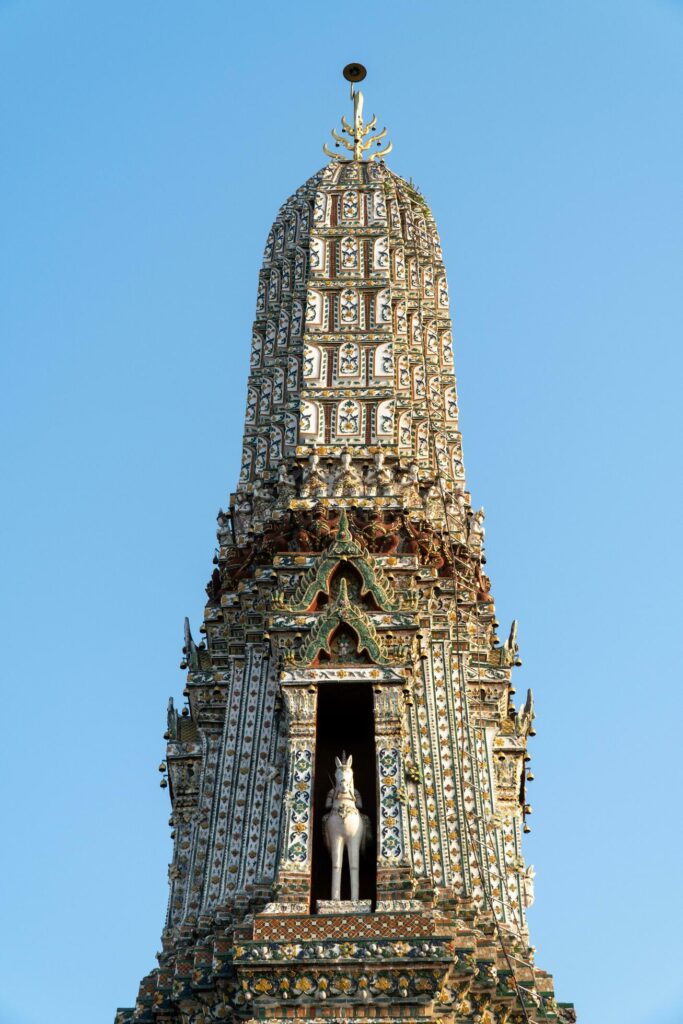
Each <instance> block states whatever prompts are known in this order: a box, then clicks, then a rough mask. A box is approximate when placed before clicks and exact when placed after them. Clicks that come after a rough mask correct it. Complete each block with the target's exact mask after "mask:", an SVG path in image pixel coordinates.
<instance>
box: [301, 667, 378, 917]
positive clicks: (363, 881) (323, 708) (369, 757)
mask: <svg viewBox="0 0 683 1024" xmlns="http://www.w3.org/2000/svg"><path fill="white" fill-rule="evenodd" d="M344 750H345V751H346V754H347V756H348V755H349V754H352V755H353V782H354V786H355V788H356V789H357V790H358V792H359V793H360V795H361V797H362V800H363V806H362V808H361V810H362V811H363V813H364V814H367V815H368V816H369V818H370V823H371V825H372V836H373V841H372V843H371V844H370V845H369V847H368V849H367V850H366V853H365V856H361V858H360V870H359V898H360V899H362V900H372V905H373V910H374V906H375V899H376V895H377V893H376V887H377V872H376V864H377V848H376V839H375V836H376V831H377V782H376V767H375V725H374V712H373V701H372V686H371V685H370V684H369V683H322V684H320V685H319V686H318V712H317V720H316V744H315V776H314V785H313V865H312V869H311V912H312V913H315V904H316V900H329V899H330V896H331V879H332V861H331V860H330V855H329V853H328V850H327V847H326V846H325V840H324V837H323V827H322V819H323V815H324V814H325V812H326V809H325V801H326V799H327V794H328V793H329V791H330V789H331V788H332V787H333V785H334V767H335V765H334V759H335V757H341V754H342V751H344ZM350 897H351V892H350V888H349V866H348V858H347V856H346V853H345V854H344V870H343V872H342V888H341V898H342V899H343V900H348V899H350Z"/></svg>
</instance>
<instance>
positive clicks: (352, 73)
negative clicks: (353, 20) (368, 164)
mask: <svg viewBox="0 0 683 1024" xmlns="http://www.w3.org/2000/svg"><path fill="white" fill-rule="evenodd" d="M342 74H343V75H344V78H345V79H346V81H347V82H350V83H351V99H352V100H353V124H352V125H351V124H349V122H348V121H347V120H346V118H345V117H342V119H341V123H342V132H343V133H344V134H345V135H348V136H349V138H348V139H345V138H344V135H340V134H339V132H338V131H337V130H336V129H335V128H333V129H332V137H333V138H334V140H335V146H337V147H339V146H343V147H344V149H346V150H348V151H349V152H351V153H353V159H354V160H362V159H363V153H365V152H366V151H367V150H368V149H370V147H371V146H372V145H373V144H374V145H376V146H382V139H383V138H384V137H385V135H386V134H387V130H386V128H382V131H381V132H377V134H376V135H373V136H371V137H370V138H367V136H368V135H370V133H371V132H373V131H374V130H375V125H376V124H377V118H376V117H375V115H374V114H373V115H372V117H371V118H370V120H369V121H368V122H367V124H365V123H364V121H363V93H362V92H360V91H356V89H354V83H355V82H362V81H363V79H364V78H365V76H366V75H367V71H366V70H365V68H364V67H363V65H362V64H347V65H346V67H345V68H344V71H343V72H342ZM392 148H393V145H392V143H391V142H387V144H386V145H385V146H384V147H383V148H381V149H380V150H379V152H378V153H371V154H370V155H369V156H368V160H376V159H377V157H380V156H386V155H387V153H391V150H392ZM323 153H325V154H326V155H327V156H331V157H332V159H333V160H345V159H346V157H344V156H342V155H341V153H333V152H332V151H331V150H330V148H329V146H328V145H327V143H325V145H324V146H323Z"/></svg>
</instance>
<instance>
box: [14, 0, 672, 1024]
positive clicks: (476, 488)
mask: <svg viewBox="0 0 683 1024" xmlns="http://www.w3.org/2000/svg"><path fill="white" fill-rule="evenodd" d="M682 48H683V5H682V4H681V3H674V2H656V0H652V2H649V3H646V2H635V0H602V2H600V3H596V2H595V0H574V2H566V0H556V2H554V3H547V2H541V0H538V2H532V0H521V2H517V3H515V4H511V3H509V0H501V2H491V0H481V2H478V3H474V2H471V0H446V2H444V0H434V2H430V0H425V2H423V3H420V4H417V3H405V2H402V0H392V3H383V2H379V0H372V2H365V3H360V2H357V0H348V2H346V3H344V4H334V5H332V4H329V5H323V4H319V3H315V4H314V3H308V2H301V3H290V4H285V3H263V2H262V3H260V4H252V5H239V6H238V5H231V4H229V3H228V2H226V0H223V2H219V0H197V2H195V3H192V4H188V3H180V2H179V0H163V2H162V0H145V2H144V3H140V2H139V0H137V2H133V0H117V2H116V3H113V2H101V3H98V4H93V3H91V2H86V0H82V2H78V0H63V2H62V3H60V4H56V3H54V2H47V0H45V2H38V0H34V2H29V0H26V2H20V0H14V2H12V0H0V119H1V120H0V147H1V149H2V159H1V161H0V217H1V221H0V260H1V263H0V348H1V352H0V359H1V361H2V362H1V367H0V370H1V373H2V381H3V400H2V403H1V408H0V422H1V424H2V433H3V441H2V448H1V451H0V459H1V464H0V469H1V477H0V479H1V480H2V483H3V498H2V502H1V503H0V518H1V522H0V527H1V536H2V562H3V572H2V582H1V584H0V605H1V608H0V614H1V621H2V623H3V627H4V629H3V633H4V637H3V648H4V652H5V654H4V658H3V669H4V677H5V685H4V700H3V708H2V710H3V730H2V731H3V755H4V756H3V761H4V765H5V767H4V771H3V773H2V787H3V795H2V806H3V810H4V826H5V827H4V833H5V837H4V841H3V843H2V848H1V852H0V877H2V879H3V882H4V883H5V884H4V895H3V898H2V906H3V915H2V916H3V929H2V938H1V939H0V974H2V980H1V982H0V991H1V992H2V995H0V1020H1V1021H2V1024H44V1022H45V1021H46V1020H48V1019H49V1020H50V1022H51V1024H100V1022H104V1024H110V1022H111V1021H112V1020H113V1014H114V1010H115V1007H116V1006H117V1005H132V1003H133V1001H134V998H135V994H136V991H137V985H138V981H139V979H140V978H141V977H142V975H143V974H144V973H146V972H147V971H148V970H149V969H150V968H151V967H152V966H153V963H154V953H155V951H156V949H157V947H158V937H159V934H160V930H161V926H162V919H163V914H164V910H165V901H166V879H165V876H166V865H167V863H168V859H169V856H170V840H169V837H168V832H169V830H168V827H167V824H166V822H167V818H168V813H169V811H168V800H167V795H166V794H165V793H164V792H162V791H161V790H160V789H159V775H158V773H157V765H158V763H159V762H160V760H161V759H162V757H163V754H164V744H163V741H162V733H163V730H164V715H165V707H166V702H167V699H168V697H169V695H171V694H173V695H174V696H175V697H176V699H177V700H179V699H180V694H181V690H182V687H183V678H182V674H181V672H180V671H179V669H178V662H179V660H180V649H181V645H182V620H183V616H184V615H186V614H187V615H189V616H190V618H191V620H192V622H193V624H194V626H195V630H196V628H197V626H198V623H199V621H200V617H201V611H202V607H203V596H204V584H205V582H206V580H207V578H208V576H209V574H210V570H211V557H212V554H213V548H214V542H215V537H214V529H215V521H214V520H215V514H216V511H217V509H218V508H219V506H220V505H221V504H225V503H226V499H227V495H228V493H229V491H230V489H231V488H232V487H233V486H234V484H235V481H236V478H237V468H238V461H239V460H238V456H239V444H240V436H241V431H242V419H243V406H244V394H245V385H246V375H247V362H248V349H249V338H250V324H251V319H252V317H253V311H254V300H255V291H256V279H257V272H258V267H259V262H260V258H261V253H262V249H263V243H264V240H265V237H266V234H267V231H268V228H269V226H270V223H271V221H272V219H273V218H274V216H275V213H276V211H277V208H278V206H279V204H280V203H281V202H282V201H283V200H284V199H285V198H286V197H287V195H288V194H289V193H290V192H291V191H293V190H294V189H295V188H296V187H297V186H298V185H299V184H301V182H302V181H303V180H304V179H305V178H307V177H308V176H309V175H310V174H311V173H312V172H313V171H315V170H316V169H317V168H318V167H319V166H321V165H322V164H323V163H324V157H323V156H322V153H321V149H320V147H321V145H322V143H323V141H324V140H325V139H326V138H327V137H328V132H329V129H330V128H331V127H332V126H333V125H335V124H336V123H337V121H338V118H339V117H340V115H341V114H342V113H344V112H347V109H348V108H347V91H346V88H345V84H344V83H343V82H342V80H341V78H340V74H339V71H340V68H341V67H342V66H343V65H344V64H345V63H347V62H348V61H350V60H360V61H362V62H363V63H365V64H367V66H368V68H369V75H368V79H367V82H366V89H365V93H366V104H367V108H369V109H370V110H375V111H376V112H377V114H378V117H379V120H380V121H381V122H382V123H386V124H387V126H388V128H389V133H390V136H391V138H392V139H393V141H394V153H393V154H392V156H391V157H390V158H389V161H388V162H389V163H390V165H391V167H392V168H393V169H394V170H396V171H397V172H399V173H400V174H403V175H405V176H408V177H409V176H412V177H413V178H414V180H415V181H416V183H418V185H419V186H420V187H421V189H422V190H423V192H424V194H425V196H426V198H427V199H428V201H429V202H430V204H431V205H432V208H433V210H434V213H435V216H436V219H437V223H438V225H439V228H440V232H441V235H442V240H443V243H444V250H445V256H446V261H447V269H448V272H449V281H450V288H451V295H452V304H453V308H454V311H455V324H454V327H455V342H456V370H457V374H458V380H459V389H460V404H461V410H462V428H463V432H464V444H465V459H466V467H467V473H468V481H469V485H470V488H471V490H472V493H473V499H474V501H475V502H476V503H477V504H483V505H484V506H485V507H486V510H487V549H488V568H489V569H490V571H491V575H492V578H493V590H494V594H495V597H496V608H497V612H498V617H499V619H500V620H501V623H503V624H506V623H509V621H510V620H511V619H512V618H513V617H517V618H518V619H519V621H520V627H519V639H520V644H521V652H522V657H523V661H524V667H523V668H521V669H520V670H518V677H517V682H516V685H517V690H518V693H519V695H520V696H522V695H523V693H524V691H525V690H526V687H527V686H531V687H533V689H534V692H535V695H536V702H537V711H538V736H537V737H536V739H535V740H534V741H533V748H532V755H533V762H532V763H533V767H534V771H535V774H536V781H535V782H534V784H533V785H534V787H535V788H534V793H533V806H534V816H533V819H532V825H533V831H532V834H531V835H530V836H528V837H527V841H526V853H527V857H528V859H529V860H530V861H531V862H533V863H534V864H535V866H536V869H537V885H536V892H537V903H536V906H535V907H534V908H533V910H532V912H531V915H530V924H531V931H532V939H533V942H534V943H535V945H536V946H537V949H538V953H537V960H538V963H539V964H540V965H541V966H543V967H544V968H546V969H548V970H550V971H552V972H553V973H554V975H555V979H556V988H557V994H558V997H559V998H560V999H563V1000H569V999H573V1000H575V1002H576V1004H577V1008H578V1011H579V1014H580V1020H581V1022H582V1024H598V1022H600V1024H604V1022H612V1021H614V1022H617V1021H618V1022H619V1024H673V1021H674V1020H676V1021H678V1020H680V1019H681V1018H683V982H682V981H681V973H680V955H681V949H680V916H681V911H682V910H683V906H682V898H681V887H680V880H679V874H680V843H681V838H682V835H681V832H682V829H681V815H680V809H679V805H680V799H679V797H680V792H681V782H682V779H681V756H680V754H679V748H680V741H679V728H678V727H679V722H680V716H681V712H682V710H683V708H682V706H681V705H682V701H681V693H680V690H681V684H680V676H681V672H680V648H681V641H680V621H681V611H682V609H681V597H680V579H681V571H682V569H683V564H682V563H683V558H682V554H681V543H680V518H681V517H680V506H681V500H682V497H683V495H682V494H681V491H682V488H681V472H680V462H681V459H680V444H681V416H680V409H681V394H680V392H681V385H680V380H681V373H682V370H683V359H682V356H681V336H682V331H681V328H682V327H683V322H682V321H683V309H682V305H683V304H682V300H681V281H682V279H683V266H682V264H683V258H682V252H683V246H682V236H683V230H682V229H683V195H682V192H683V186H682V185H681V183H682V182H683V143H682V142H681V139H682V135H681V101H682V99H683V88H682V87H683V60H681V52H682Z"/></svg>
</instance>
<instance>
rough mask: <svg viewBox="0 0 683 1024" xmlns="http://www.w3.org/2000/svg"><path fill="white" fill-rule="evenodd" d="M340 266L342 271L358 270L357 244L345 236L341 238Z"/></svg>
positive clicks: (353, 239) (354, 240)
mask: <svg viewBox="0 0 683 1024" xmlns="http://www.w3.org/2000/svg"><path fill="white" fill-rule="evenodd" d="M340 252H341V265H342V270H357V269H358V242H357V240H356V239H355V238H352V237H350V236H347V237H346V238H342V240H341V246H340Z"/></svg>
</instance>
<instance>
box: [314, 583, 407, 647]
mask: <svg viewBox="0 0 683 1024" xmlns="http://www.w3.org/2000/svg"><path fill="white" fill-rule="evenodd" d="M343 626H347V627H349V629H350V630H351V631H352V635H353V634H355V638H356V639H355V643H351V645H347V647H348V649H346V650H345V649H344V647H342V648H341V650H333V645H334V643H335V637H338V636H339V633H338V631H339V629H340V627H343ZM341 637H342V638H343V639H344V640H347V639H348V640H350V639H351V637H349V635H348V632H346V633H342V634H341ZM354 648H355V649H354ZM321 653H325V654H326V655H327V656H328V657H329V658H330V659H331V660H341V661H345V662H346V661H358V660H362V658H363V656H364V655H366V656H367V659H368V660H370V661H371V662H374V664H376V665H388V664H389V658H388V657H387V654H386V650H385V645H384V643H383V641H382V640H381V639H380V637H379V636H378V634H377V630H376V629H375V627H374V626H373V624H372V621H371V619H370V617H369V616H368V615H367V614H366V613H365V612H364V611H363V609H362V608H359V607H358V605H357V604H355V603H354V602H353V601H352V600H351V598H350V596H349V588H348V584H347V580H346V579H345V578H344V577H342V578H341V580H340V581H339V589H338V591H337V594H336V596H335V598H334V601H333V602H332V603H331V604H330V605H329V606H328V607H326V608H325V609H324V611H323V612H322V613H321V615H320V617H319V618H318V621H317V622H316V624H315V626H314V627H313V629H312V631H311V634H310V636H309V638H308V641H307V642H306V644H305V645H304V646H303V648H302V649H301V650H300V651H299V653H298V656H297V658H296V661H297V662H299V663H302V664H306V665H310V664H311V662H313V661H315V660H316V659H317V658H319V657H320V654H321Z"/></svg>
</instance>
